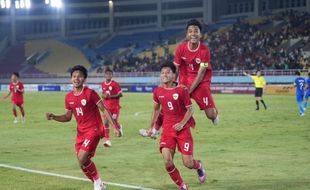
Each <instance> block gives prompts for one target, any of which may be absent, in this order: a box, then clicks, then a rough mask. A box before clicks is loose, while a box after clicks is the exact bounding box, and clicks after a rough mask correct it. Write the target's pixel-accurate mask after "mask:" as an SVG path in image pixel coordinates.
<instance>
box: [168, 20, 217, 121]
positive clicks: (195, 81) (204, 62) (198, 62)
mask: <svg viewBox="0 0 310 190" xmlns="http://www.w3.org/2000/svg"><path fill="white" fill-rule="evenodd" d="M201 29H202V26H201V24H200V22H199V21H197V20H195V19H193V20H190V21H189V22H188V23H187V26H186V38H187V40H186V41H185V42H183V43H182V44H180V45H179V46H178V47H177V49H176V51H175V57H174V64H175V65H176V67H177V74H178V73H179V82H180V85H186V86H187V87H188V91H189V93H190V96H191V98H193V99H194V100H195V101H196V103H197V104H198V106H199V107H200V109H201V110H204V112H205V114H206V116H207V118H208V119H210V120H212V122H213V124H214V125H217V124H218V122H219V115H218V111H217V108H216V106H215V103H214V101H213V97H212V94H211V89H210V85H211V78H212V66H211V64H210V49H209V48H208V47H207V46H206V45H204V44H203V43H202V42H201V41H200V40H201V39H202V34H201ZM182 66H183V67H182ZM183 68H184V69H183ZM184 81H185V82H186V84H184Z"/></svg>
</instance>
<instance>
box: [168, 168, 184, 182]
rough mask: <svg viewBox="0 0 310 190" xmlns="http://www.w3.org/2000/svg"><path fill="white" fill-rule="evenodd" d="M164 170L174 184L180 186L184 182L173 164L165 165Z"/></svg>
mask: <svg viewBox="0 0 310 190" xmlns="http://www.w3.org/2000/svg"><path fill="white" fill-rule="evenodd" d="M166 170H167V172H168V174H169V175H170V177H171V179H172V180H173V181H174V183H175V184H177V185H178V186H181V185H183V184H184V182H183V179H182V177H181V175H180V172H179V170H178V169H177V168H176V167H175V165H172V166H168V167H167V166H166Z"/></svg>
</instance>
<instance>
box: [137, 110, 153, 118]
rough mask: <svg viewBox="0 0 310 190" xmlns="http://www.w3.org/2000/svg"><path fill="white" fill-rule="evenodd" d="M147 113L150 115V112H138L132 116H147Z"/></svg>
mask: <svg viewBox="0 0 310 190" xmlns="http://www.w3.org/2000/svg"><path fill="white" fill-rule="evenodd" d="M148 113H150V112H148V111H138V112H136V113H134V114H133V115H134V116H136V117H137V116H140V115H144V114H148Z"/></svg>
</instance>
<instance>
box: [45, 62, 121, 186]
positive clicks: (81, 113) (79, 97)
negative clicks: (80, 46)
mask: <svg viewBox="0 0 310 190" xmlns="http://www.w3.org/2000/svg"><path fill="white" fill-rule="evenodd" d="M86 78H87V70H86V68H85V67H83V66H80V65H77V66H74V67H73V68H72V69H71V82H72V84H73V90H72V91H71V92H69V93H68V94H67V95H66V98H65V107H66V112H65V113H64V114H63V115H55V114H53V113H46V117H47V119H48V120H55V121H58V122H69V121H70V120H71V118H72V115H74V117H75V119H76V122H77V136H76V142H75V151H76V156H77V159H78V162H79V165H80V167H81V169H82V171H83V172H84V174H85V175H86V176H87V177H88V178H89V179H90V180H91V181H92V182H93V183H94V190H106V187H105V185H104V184H103V182H102V180H101V178H100V176H99V173H98V171H97V169H96V166H95V164H94V162H92V160H91V158H92V157H93V156H94V155H95V152H96V147H97V145H98V143H99V141H100V138H102V137H103V136H104V129H103V126H102V120H101V116H100V112H99V110H98V108H99V109H100V110H101V111H102V112H103V113H104V114H105V115H106V117H107V119H108V120H109V121H110V122H111V123H113V125H114V126H115V128H116V129H118V124H117V123H116V122H115V121H114V120H113V119H112V116H111V113H110V112H109V111H108V110H107V109H106V108H105V106H104V104H103V103H102V100H101V98H100V96H99V95H98V94H97V93H96V92H95V91H94V90H92V89H90V88H88V87H86V86H84V82H85V81H86ZM116 133H117V135H118V136H120V132H119V130H116Z"/></svg>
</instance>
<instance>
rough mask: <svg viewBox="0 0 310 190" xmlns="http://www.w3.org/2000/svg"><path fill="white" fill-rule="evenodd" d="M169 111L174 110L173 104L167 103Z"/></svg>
mask: <svg viewBox="0 0 310 190" xmlns="http://www.w3.org/2000/svg"><path fill="white" fill-rule="evenodd" d="M167 104H168V108H169V110H173V105H172V102H167Z"/></svg>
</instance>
